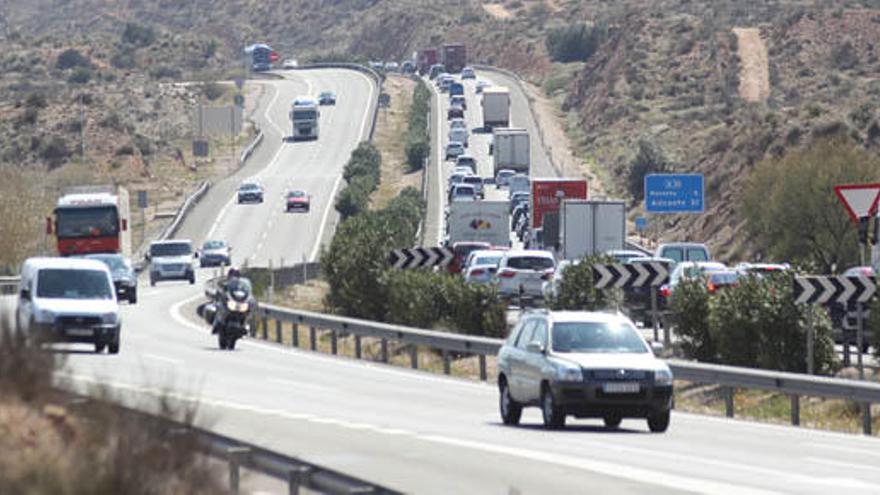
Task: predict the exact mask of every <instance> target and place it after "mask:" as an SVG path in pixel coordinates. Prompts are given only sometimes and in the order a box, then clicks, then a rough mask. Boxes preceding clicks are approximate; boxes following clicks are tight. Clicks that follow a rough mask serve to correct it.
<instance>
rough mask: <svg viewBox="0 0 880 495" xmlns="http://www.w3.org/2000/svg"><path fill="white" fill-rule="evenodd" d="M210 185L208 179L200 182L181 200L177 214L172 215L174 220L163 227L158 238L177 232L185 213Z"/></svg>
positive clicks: (161, 238)
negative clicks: (200, 183) (184, 199)
mask: <svg viewBox="0 0 880 495" xmlns="http://www.w3.org/2000/svg"><path fill="white" fill-rule="evenodd" d="M209 187H210V183H209V182H208V181H205V182H202V185H201V186H200V187H199V188H198V189H197V190H196V191H195V192H194V193H192V194H191V195H190V196H189V197H188V198H186V201H184V202H183V205H182V206H181V207H180V209H179V210H177V214H176V215H175V216H174V220H172V221H171V223H170V224H168V226H167V227H165V230H164V231H163V232H162V235H160V236H159V238H158V240H160V241H164V240H165V239H168V238H169V237H171V236H173V235H174V234H175V233H177V229H179V228H180V223H181V222H182V221H183V219H184V218H185V217H186V215H187V214H188V213H189V212H190V210H191V209H192V207H193V206H195V204H196V203H198V202H199V200H201V199H202V196H204V195H205V193H206V192H208V188H209Z"/></svg>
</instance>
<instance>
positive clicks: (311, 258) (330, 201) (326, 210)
mask: <svg viewBox="0 0 880 495" xmlns="http://www.w3.org/2000/svg"><path fill="white" fill-rule="evenodd" d="M354 72H355V73H356V74H358V75H359V76H361V77H362V78H364V80H365V81H367V83H368V84H369V87H370V94H369V96H368V97H367V101H368V102H370V103H369V104H368V105H367V111H366V113H365V114H364V119H363V120H362V121H361V129H360V134H358V137H359V139H360V141H363V139H364V129H365V128H366V127H367V120H368V119H369V118H370V113H371V112H370V108H372V106H373V94H374V93H375V92H376V87H375V83H374V81H371V80H370V78H368V77H367V76H365V75H364V74H361V72H360V71H354ZM360 141H359V142H360ZM341 182H342V174H341V173H340V174H339V175H338V176H337V177H336V182H334V183H333V191H332V192H331V193H330V197H328V198H327V205H326V206H325V207H324V214H323V215H322V216H321V226H320V227H318V237H317V238H316V239H315V247H314V248H313V249H312V254H311V256H309V261H311V262H314V261H315V259H317V257H318V251H319V250H320V249H321V241H322V239H323V238H324V229H325V228H326V227H327V218H328V217H329V216H330V208H331V207H332V206H333V205H334V204H335V201H334V200H335V199H336V193H337V192H339V184H340V183H341Z"/></svg>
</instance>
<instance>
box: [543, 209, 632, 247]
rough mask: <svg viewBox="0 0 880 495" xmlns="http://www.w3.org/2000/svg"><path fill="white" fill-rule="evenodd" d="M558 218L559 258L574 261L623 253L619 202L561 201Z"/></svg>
mask: <svg viewBox="0 0 880 495" xmlns="http://www.w3.org/2000/svg"><path fill="white" fill-rule="evenodd" d="M561 216H562V218H561V219H560V223H561V224H562V232H561V235H562V246H561V247H562V252H561V253H559V256H560V257H561V258H564V259H568V260H574V259H580V258H583V257H584V256H591V255H595V254H602V253H604V252H606V251H610V250H613V249H624V243H625V241H626V206H625V205H624V202H623V200H588V201H584V200H567V201H563V206H562V214H561Z"/></svg>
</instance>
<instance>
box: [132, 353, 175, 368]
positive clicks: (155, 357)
mask: <svg viewBox="0 0 880 495" xmlns="http://www.w3.org/2000/svg"><path fill="white" fill-rule="evenodd" d="M141 357H143V358H144V359H149V360H150V361H161V362H163V363H169V364H173V365H175V366H177V365H179V364H183V361H182V360H180V359H174V358H170V357H165V356H159V355H158V354H141Z"/></svg>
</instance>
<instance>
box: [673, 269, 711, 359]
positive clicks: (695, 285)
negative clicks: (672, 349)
mask: <svg viewBox="0 0 880 495" xmlns="http://www.w3.org/2000/svg"><path fill="white" fill-rule="evenodd" d="M669 310H670V318H669V324H670V325H672V327H673V328H674V329H675V335H676V336H677V337H678V339H679V341H680V342H681V347H682V350H683V351H684V354H685V356H687V357H689V358H693V359H696V360H698V361H709V362H714V361H716V354H717V353H716V350H715V342H714V341H713V340H712V335H711V333H710V332H709V293H708V291H707V290H706V283H705V281H704V280H703V279H686V280H682V281H681V283H679V284H678V285H677V286H676V287H675V293H674V294H673V295H672V297H670V298H669Z"/></svg>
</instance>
